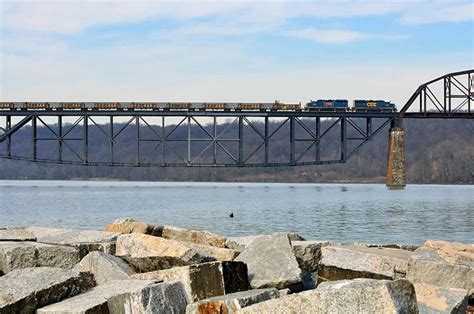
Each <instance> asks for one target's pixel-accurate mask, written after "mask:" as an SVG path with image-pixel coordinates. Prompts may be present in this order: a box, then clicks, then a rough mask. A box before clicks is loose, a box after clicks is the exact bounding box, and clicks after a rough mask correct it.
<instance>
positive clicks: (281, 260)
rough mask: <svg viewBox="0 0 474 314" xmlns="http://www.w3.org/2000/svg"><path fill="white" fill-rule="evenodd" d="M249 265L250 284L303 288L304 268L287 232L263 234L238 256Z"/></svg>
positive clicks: (254, 286) (255, 285) (264, 286)
mask: <svg viewBox="0 0 474 314" xmlns="http://www.w3.org/2000/svg"><path fill="white" fill-rule="evenodd" d="M235 260H236V261H241V262H244V263H246V264H247V266H248V272H249V280H250V285H251V286H252V288H254V289H259V288H277V289H283V288H290V289H292V290H294V291H297V290H301V289H302V288H303V284H302V279H301V270H300V268H299V266H298V262H297V261H296V258H295V255H294V254H293V249H292V247H291V244H290V240H289V239H288V236H287V235H286V234H275V235H268V236H261V237H258V238H257V239H255V240H253V241H252V242H250V244H248V245H247V246H246V247H245V250H244V251H243V252H242V253H241V254H240V255H239V256H238V257H237V258H236V259H235Z"/></svg>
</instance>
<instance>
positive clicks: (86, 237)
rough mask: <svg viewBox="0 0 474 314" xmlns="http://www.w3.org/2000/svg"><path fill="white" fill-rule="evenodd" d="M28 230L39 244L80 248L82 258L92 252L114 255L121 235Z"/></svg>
mask: <svg viewBox="0 0 474 314" xmlns="http://www.w3.org/2000/svg"><path fill="white" fill-rule="evenodd" d="M26 230H28V231H30V232H31V233H33V234H34V235H35V236H36V239H37V241H38V242H41V243H49V244H60V245H69V246H74V247H77V248H79V250H80V251H81V258H82V257H84V256H86V255H87V253H89V252H92V251H102V252H105V253H110V254H114V253H115V241H116V240H117V237H118V236H119V235H120V233H117V232H107V231H96V230H82V229H59V228H43V227H28V228H26Z"/></svg>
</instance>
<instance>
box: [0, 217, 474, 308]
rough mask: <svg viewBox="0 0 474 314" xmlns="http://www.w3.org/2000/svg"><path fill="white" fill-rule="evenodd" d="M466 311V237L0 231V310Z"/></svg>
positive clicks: (472, 287)
mask: <svg viewBox="0 0 474 314" xmlns="http://www.w3.org/2000/svg"><path fill="white" fill-rule="evenodd" d="M35 312H36V313H42V314H50V313H189V314H191V313H203V314H205V313H359V312H363V313H382V312H383V313H474V244H462V243H455V242H446V241H432V240H429V241H426V242H425V243H424V244H422V245H420V246H410V245H396V244H393V245H378V244H364V243H354V244H341V243H332V242H329V241H306V240H305V239H303V238H302V237H301V236H299V235H297V234H294V233H275V234H271V235H256V236H248V237H225V236H222V235H218V234H214V233H211V232H208V231H200V230H189V229H183V228H177V227H173V226H166V225H164V226H161V225H151V224H147V223H144V222H140V221H135V220H133V219H129V218H122V219H118V220H116V221H115V222H113V223H112V224H110V225H108V226H106V227H105V231H95V230H78V229H55V228H42V227H25V228H23V227H22V228H20V227H18V228H17V227H7V228H0V313H35Z"/></svg>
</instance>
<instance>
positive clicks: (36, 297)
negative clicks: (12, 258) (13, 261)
mask: <svg viewBox="0 0 474 314" xmlns="http://www.w3.org/2000/svg"><path fill="white" fill-rule="evenodd" d="M94 284H95V283H94V279H93V277H92V275H91V274H88V273H82V272H78V271H74V270H67V269H62V268H55V267H34V268H24V269H16V270H14V271H12V272H10V273H8V274H6V275H5V276H3V277H0V313H2V314H3V313H34V312H35V310H36V309H37V308H39V307H43V306H46V305H48V304H51V303H55V302H59V301H61V300H63V299H65V298H69V297H71V296H74V295H76V294H79V293H81V292H84V291H86V290H87V289H90V288H92V287H93V286H94Z"/></svg>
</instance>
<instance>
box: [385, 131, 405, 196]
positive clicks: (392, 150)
mask: <svg viewBox="0 0 474 314" xmlns="http://www.w3.org/2000/svg"><path fill="white" fill-rule="evenodd" d="M404 135H405V131H404V130H403V128H401V127H392V128H391V129H390V131H389V138H388V157H387V178H386V180H387V181H386V185H387V187H388V188H389V189H403V188H404V187H405V185H406V184H407V177H406V173H405V139H404Z"/></svg>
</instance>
